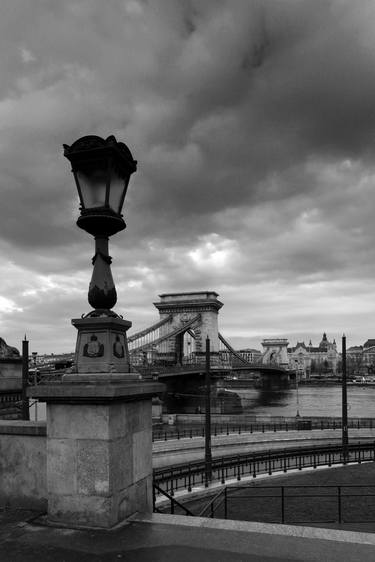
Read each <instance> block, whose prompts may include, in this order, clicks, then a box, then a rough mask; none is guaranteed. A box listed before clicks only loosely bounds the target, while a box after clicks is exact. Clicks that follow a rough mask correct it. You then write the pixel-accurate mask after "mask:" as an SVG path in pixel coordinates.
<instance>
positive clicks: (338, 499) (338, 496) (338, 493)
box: [337, 486, 342, 523]
mask: <svg viewBox="0 0 375 562" xmlns="http://www.w3.org/2000/svg"><path fill="white" fill-rule="evenodd" d="M337 501H338V506H337V507H338V514H339V523H342V517H341V486H337Z"/></svg>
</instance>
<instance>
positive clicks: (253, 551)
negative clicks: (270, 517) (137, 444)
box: [0, 514, 375, 562]
mask: <svg viewBox="0 0 375 562" xmlns="http://www.w3.org/2000/svg"><path fill="white" fill-rule="evenodd" d="M19 515H20V514H19ZM374 558H375V535H371V534H367V533H356V532H344V531H336V530H330V529H316V528H309V527H294V526H288V525H285V526H281V525H267V524H261V523H250V522H243V521H224V520H212V519H204V518H195V517H181V516H171V515H160V514H153V515H147V516H143V517H142V516H140V515H139V516H137V517H134V518H133V520H132V521H129V523H127V524H125V525H124V526H122V527H121V528H119V529H115V530H112V531H94V530H84V531H83V530H73V529H61V528H60V529H58V528H53V527H48V526H42V525H40V524H37V523H36V522H34V523H32V522H31V523H30V522H29V523H27V522H25V521H24V519H23V518H22V517H21V518H18V520H15V519H14V517H13V519H12V521H11V522H8V523H7V522H6V521H5V520H4V519H3V521H2V526H1V530H0V560H2V561H4V562H26V561H27V562H34V561H35V562H104V561H105V562H114V561H116V562H117V561H119V560H125V561H126V562H191V561H192V560H194V561H196V562H200V561H204V562H218V561H220V562H279V561H280V562H281V561H283V562H288V561H295V562H318V561H319V562H320V561H322V560H327V561H328V560H329V561H330V562H342V561H343V560H345V562H354V561H356V562H361V561H363V562H365V561H366V562H367V561H369V560H374Z"/></svg>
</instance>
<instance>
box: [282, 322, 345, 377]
mask: <svg viewBox="0 0 375 562" xmlns="http://www.w3.org/2000/svg"><path fill="white" fill-rule="evenodd" d="M288 357H289V367H290V368H291V369H295V370H296V371H297V372H298V373H299V376H300V378H309V377H310V375H311V374H319V375H322V376H324V375H327V374H333V375H336V374H337V365H338V360H339V357H340V354H339V352H338V351H337V345H336V341H335V340H333V341H332V342H330V341H329V340H328V338H327V334H326V333H325V332H324V334H323V337H322V339H321V342H320V343H319V345H318V346H313V344H312V342H311V340H310V341H309V344H308V345H306V344H305V342H297V345H296V346H295V347H291V348H288Z"/></svg>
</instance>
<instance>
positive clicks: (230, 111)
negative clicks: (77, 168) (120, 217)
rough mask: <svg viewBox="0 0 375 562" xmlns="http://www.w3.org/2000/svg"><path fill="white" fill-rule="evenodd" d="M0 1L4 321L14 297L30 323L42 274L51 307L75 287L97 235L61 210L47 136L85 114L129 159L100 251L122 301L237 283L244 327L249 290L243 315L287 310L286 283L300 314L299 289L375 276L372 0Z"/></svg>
mask: <svg viewBox="0 0 375 562" xmlns="http://www.w3.org/2000/svg"><path fill="white" fill-rule="evenodd" d="M0 10H1V13H0V15H1V17H0V48H1V52H2V56H1V57H0V75H1V82H0V182H1V184H0V185H1V190H2V208H1V209H2V210H1V221H0V240H1V244H0V249H1V251H2V255H3V257H4V262H3V263H4V264H6V265H4V267H5V277H6V275H9V278H12V279H14V278H15V277H14V276H17V275H18V277H19V279H18V280H17V282H16V283H14V284H13V291H11V285H9V284H7V283H5V282H4V281H3V283H2V285H1V286H0V295H3V296H4V298H5V299H6V300H5V301H4V306H5V308H6V310H8V311H9V312H8V313H6V314H8V316H7V318H6V322H8V321H9V322H10V316H11V314H12V310H13V311H14V310H21V309H22V310H23V311H28V312H27V315H28V316H27V318H28V319H30V321H31V319H32V318H34V319H35V322H36V325H37V324H38V322H39V324H40V334H42V333H43V334H45V326H46V325H48V319H47V313H46V317H45V316H44V312H42V311H43V310H45V311H47V304H51V306H52V304H53V293H54V291H55V290H56V288H57V287H59V288H60V289H61V294H62V295H64V296H63V297H61V299H62V300H59V299H58V300H57V301H56V302H55V308H56V310H55V312H56V313H58V314H61V313H63V314H65V312H66V311H67V310H69V311H70V310H71V307H70V305H68V304H67V303H68V301H69V296H68V295H69V294H71V295H73V293H74V295H76V294H77V295H78V294H80V292H81V293H82V291H83V293H84V292H85V291H86V283H87V281H88V277H89V274H90V273H89V269H90V265H89V260H90V256H91V252H92V240H91V238H90V237H89V236H88V235H87V234H86V233H84V232H81V231H78V230H77V229H76V228H75V226H74V223H75V220H76V218H77V214H78V208H77V207H78V205H77V197H76V195H75V194H74V191H75V188H74V185H73V181H72V179H73V178H72V176H71V173H70V167H69V165H68V162H67V161H65V159H64V157H63V154H62V144H63V143H67V144H71V143H72V142H73V141H74V140H75V139H76V138H77V137H79V136H82V135H84V134H99V135H101V136H104V137H105V136H107V135H109V134H110V133H114V134H115V135H116V136H117V137H118V138H119V139H121V140H124V141H125V142H126V143H127V144H128V145H129V147H130V149H131V151H132V153H133V154H134V157H135V158H136V159H137V160H138V162H139V166H138V171H137V173H136V174H135V175H134V177H132V180H131V184H130V188H129V192H128V196H127V200H126V204H125V210H124V212H125V217H126V221H127V224H128V229H127V231H126V232H125V233H124V234H123V235H121V236H119V237H115V238H114V239H113V242H112V246H111V252H112V254H113V256H114V266H113V267H114V276H115V278H116V279H118V287H119V294H120V295H121V302H122V303H123V306H124V308H125V309H126V310H128V311H129V313H130V314H134V315H135V317H136V318H137V319H138V321H139V322H140V323H141V324H144V325H147V323H148V322H149V320H150V319H151V316H152V314H154V313H153V311H152V308H151V304H149V303H152V302H153V301H154V300H155V298H156V295H157V294H158V293H159V292H165V291H168V290H190V289H202V288H212V289H218V290H219V292H221V293H224V294H223V299H224V300H228V301H229V300H230V301H231V302H232V307H233V308H232V312H228V317H227V318H228V320H227V322H228V326H230V327H231V329H232V331H233V332H236V333H238V334H239V332H241V333H242V334H243V333H244V332H245V331H246V329H247V326H248V318H244V319H242V318H240V317H238V315H237V311H238V310H239V308H238V307H241V304H240V303H241V302H242V301H243V298H244V297H243V295H246V296H247V295H252V294H254V295H256V302H255V303H254V302H253V301H252V299H251V298H250V297H249V303H250V301H251V304H248V306H249V307H250V308H249V310H251V314H252V316H253V321H254V322H255V323H256V322H257V323H258V324H259V326H263V324H262V321H263V319H265V321H266V323H267V322H268V323H269V324H270V323H272V324H273V325H274V327H275V330H276V329H278V328H280V326H281V325H282V322H281V323H280V325H278V324H277V319H275V318H274V317H273V315H272V313H271V312H270V310H268V308H267V306H265V308H264V309H263V312H262V309H261V307H260V304H259V305H258V304H257V303H262V300H263V301H265V302H271V303H273V307H271V310H273V311H274V312H275V313H276V312H277V314H279V318H282V317H283V318H284V322H286V320H285V314H286V311H287V310H291V307H293V306H294V308H295V304H296V303H294V301H293V298H294V299H298V309H299V310H300V311H303V310H306V314H307V318H311V314H312V311H311V309H310V308H309V307H307V308H305V307H306V306H307V305H306V302H307V301H308V300H309V299H310V300H311V299H314V298H315V299H318V300H319V299H322V298H323V297H322V295H323V293H324V294H326V293H329V294H331V292H334V293H335V294H336V295H341V296H343V295H344V293H345V290H346V289H347V287H346V288H345V287H344V285H342V286H340V287H338V286H337V285H336V284H335V279H338V278H339V279H343V278H345V279H347V280H351V281H352V282H353V286H354V287H355V288H356V290H357V291H358V294H360V293H361V286H362V285H361V283H360V281H359V280H360V279H362V280H367V279H370V278H372V277H373V276H374V274H375V266H374V265H372V264H375V250H374V245H373V239H374V235H375V227H374V221H373V220H372V214H373V213H372V209H373V208H374V204H375V193H374V189H373V184H374V181H373V180H374V166H373V157H374V150H373V146H374V128H375V110H374V99H375V65H374V62H375V60H374V59H375V55H374V53H375V39H374V37H373V21H374V18H375V2H374V1H372V0H371V1H370V0H363V1H362V2H361V3H360V4H358V3H353V2H349V1H346V0H325V1H323V0H318V1H315V2H311V0H298V1H297V0H284V1H283V2H279V1H276V0H273V1H272V0H264V1H260V0H258V1H256V0H253V1H250V0H247V1H245V0H236V2H231V1H229V0H221V1H216V0H215V1H214V0H212V1H205V2H199V1H198V0H191V1H188V0H187V1H184V2H175V1H174V0H155V1H152V2H146V1H140V2H137V1H135V0H129V1H125V0H124V1H120V0H108V1H107V2H105V3H103V2H100V1H99V0H92V1H90V2H87V1H84V0H67V1H65V2H58V1H57V0H55V1H49V2H45V1H44V0H35V1H34V2H32V3H25V2H23V1H21V0H11V1H10V0H6V1H4V2H3V3H2V6H1V9H0ZM21 264H22V266H21ZM15 267H16V270H15V269H14V268H15ZM17 267H21V269H22V268H23V273H22V272H21V271H18V270H17ZM270 278H272V279H273V283H274V285H270V286H268V283H269V281H270ZM3 279H4V275H3ZM293 283H294V284H295V291H294V293H293V294H290V293H289V292H288V291H289V288H290V286H291V284H293ZM262 287H263V291H264V292H263V293H262V290H261V288H262ZM268 287H269V289H268ZM301 287H303V290H302V289H301ZM33 289H34V293H33V292H32V291H33ZM272 291H274V292H275V293H276V294H277V295H284V301H283V302H274V300H273V297H272V295H273V293H272ZM71 298H72V300H71V302H74V303H76V300H75V297H73V296H72V297H71ZM246 298H247V297H246ZM7 299H8V300H7ZM64 299H66V300H64ZM77 299H78V296H77ZM78 300H79V299H78ZM41 301H43V302H41ZM330 302H331V301H330ZM332 302H333V300H332ZM293 303H294V304H293ZM332 306H333V305H332ZM348 306H349V304H348ZM40 307H42V308H40ZM44 307H45V308H44ZM145 307H150V308H149V309H147V311H146V308H145ZM228 309H229V308H228ZM228 309H227V310H228ZM229 310H230V309H229ZM332 310H333V309H332ZM357 310H358V305H357ZM38 311H40V313H41V316H40V319H39V320H38V317H39V316H38ZM69 313H70V312H69ZM232 314H233V316H232ZM283 314H284V316H283ZM42 317H43V318H42ZM232 318H235V320H234V321H232ZM290 318H291V324H290V325H292V324H293V323H295V324H298V321H297V320H298V319H297V318H296V316H293V318H292V316H290ZM3 321H4V320H3ZM236 323H237V324H236ZM234 324H236V326H237V329H234ZM10 325H12V328H11V330H12V333H13V332H14V330H15V325H14V323H13V324H9V326H10ZM2 327H3V328H4V324H3V325H2ZM263 328H264V329H263V333H265V332H266V331H267V329H268V328H267V326H266V324H264V327H263ZM9 329H10V328H9ZM301 330H302V331H303V327H302V328H301ZM40 339H41V341H42V340H43V338H42V337H40ZM68 340H69V336H67V337H66V339H65V340H64V341H68Z"/></svg>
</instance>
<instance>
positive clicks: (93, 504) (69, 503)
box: [48, 494, 118, 529]
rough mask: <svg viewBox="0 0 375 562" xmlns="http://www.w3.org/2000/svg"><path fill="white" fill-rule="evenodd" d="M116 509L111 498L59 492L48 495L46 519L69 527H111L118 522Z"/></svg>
mask: <svg viewBox="0 0 375 562" xmlns="http://www.w3.org/2000/svg"><path fill="white" fill-rule="evenodd" d="M117 511H118V510H117V506H116V505H114V504H113V501H112V498H107V497H102V496H81V495H69V496H68V495H67V496H62V495H59V494H57V495H56V494H49V496H48V519H49V520H50V521H51V522H55V523H62V524H65V525H69V526H71V527H74V526H82V527H90V528H92V527H102V528H104V529H108V528H111V527H113V526H114V525H116V523H117V522H118V519H117Z"/></svg>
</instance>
